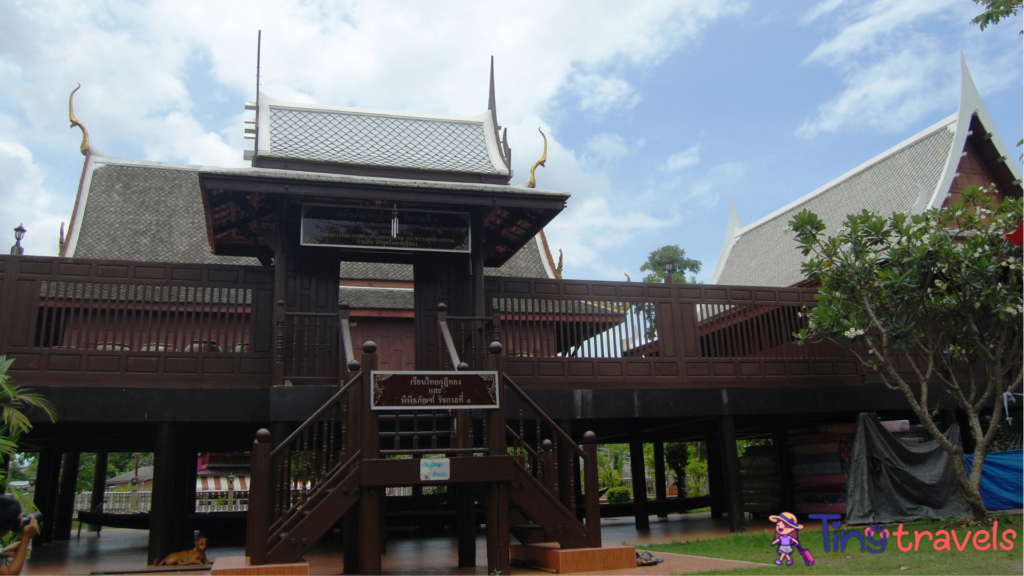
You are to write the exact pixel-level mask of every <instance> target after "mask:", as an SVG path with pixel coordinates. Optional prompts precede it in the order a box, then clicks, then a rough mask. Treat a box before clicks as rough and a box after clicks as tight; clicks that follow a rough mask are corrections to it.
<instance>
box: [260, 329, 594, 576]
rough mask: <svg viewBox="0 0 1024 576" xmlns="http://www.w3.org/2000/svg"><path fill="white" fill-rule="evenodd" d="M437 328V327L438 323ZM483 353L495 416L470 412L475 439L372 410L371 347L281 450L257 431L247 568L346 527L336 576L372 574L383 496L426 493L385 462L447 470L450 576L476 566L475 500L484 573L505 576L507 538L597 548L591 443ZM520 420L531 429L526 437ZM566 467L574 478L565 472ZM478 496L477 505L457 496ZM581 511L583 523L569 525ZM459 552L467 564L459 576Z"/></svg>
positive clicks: (415, 414)
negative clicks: (513, 417)
mask: <svg viewBox="0 0 1024 576" xmlns="http://www.w3.org/2000/svg"><path fill="white" fill-rule="evenodd" d="M439 316H440V317H441V318H440V319H441V321H442V322H443V319H444V315H443V314H439ZM441 326H442V336H444V338H443V339H442V341H444V342H445V343H446V345H447V347H448V352H449V358H450V360H451V361H452V364H453V365H454V366H456V367H459V368H461V369H462V370H465V369H467V368H468V366H466V365H465V364H464V363H463V362H462V361H461V360H459V356H458V353H457V351H455V350H454V346H453V345H452V339H451V336H450V334H447V326H446V325H445V324H442V325H441ZM343 329H344V327H343ZM346 348H347V346H346ZM346 352H348V351H346ZM486 352H487V363H488V364H487V365H488V367H489V368H490V369H491V371H496V372H498V374H499V378H500V381H499V382H498V387H497V391H498V393H499V394H500V398H502V400H501V401H500V406H502V408H500V409H478V410H475V411H474V412H476V413H477V414H478V418H477V420H476V422H477V423H478V424H482V428H481V429H480V430H481V431H482V432H483V433H482V434H479V433H478V434H477V435H476V437H474V432H473V429H474V418H473V415H472V413H471V412H470V411H469V410H458V409H452V410H441V409H436V408H428V409H426V410H422V411H421V410H418V409H417V410H410V411H404V412H402V411H398V412H395V411H391V412H389V411H387V410H384V411H381V410H371V409H370V402H369V399H370V394H371V388H372V386H373V384H372V383H371V378H370V377H369V375H370V372H371V371H372V370H375V369H376V367H377V357H376V345H375V344H374V343H373V342H366V343H365V344H364V345H363V366H362V367H360V363H359V362H356V361H355V360H351V359H350V360H349V362H348V365H347V366H348V369H349V373H350V374H351V373H354V376H353V377H352V378H351V379H350V380H349V381H348V382H347V383H345V384H344V385H343V386H341V387H340V388H339V390H338V392H337V393H336V394H334V396H332V397H331V399H330V400H328V401H327V403H325V404H324V405H323V406H322V407H321V408H320V409H319V410H317V411H316V413H314V414H313V415H312V416H310V418H309V419H307V420H306V422H304V423H303V424H302V425H301V426H299V427H298V429H296V430H295V431H294V432H293V433H292V434H291V435H289V436H288V438H286V439H284V440H283V441H281V442H280V443H279V444H278V445H277V446H276V447H272V446H271V437H270V432H268V431H267V430H265V429H264V430H260V431H259V432H258V433H257V435H256V442H254V444H253V453H252V454H253V456H252V480H251V486H250V501H249V515H248V529H247V535H246V538H247V540H246V553H247V556H249V558H250V565H252V566H261V565H266V564H288V563H294V562H297V561H299V560H301V558H302V556H303V554H305V553H306V552H307V551H308V550H309V549H310V548H311V547H312V546H313V545H314V544H315V543H316V542H317V541H318V540H319V539H320V538H321V537H322V536H323V535H324V534H325V533H326V532H327V531H328V530H330V529H331V528H332V527H333V526H335V525H336V524H337V523H338V522H339V520H342V519H343V518H344V521H345V572H346V573H356V572H357V571H358V573H364V574H378V573H380V570H381V563H380V552H381V540H380V538H381V534H382V533H383V527H382V526H381V524H380V522H381V521H382V519H383V513H382V510H383V508H382V506H383V503H384V488H385V487H387V486H407V485H413V486H415V485H417V484H418V485H423V484H424V482H423V481H422V480H420V476H419V464H416V463H414V461H413V460H410V459H388V458H387V457H388V456H393V455H410V456H430V455H435V454H441V455H445V456H446V457H448V458H449V459H450V466H451V468H450V469H451V478H450V482H447V484H449V485H450V487H451V488H456V490H455V494H456V495H467V496H468V500H467V502H460V504H459V506H460V512H459V516H460V520H459V530H460V535H461V536H460V566H464V565H466V566H472V565H473V564H472V563H473V562H475V560H474V556H473V554H474V550H475V543H474V542H475V538H473V537H471V535H472V534H474V533H475V531H476V528H477V526H476V522H475V520H474V517H475V512H474V509H475V507H474V504H473V500H474V499H477V500H481V503H483V504H484V507H485V509H486V510H487V518H488V520H487V534H488V538H487V540H488V545H487V546H488V550H487V564H488V571H495V570H497V571H499V572H502V573H507V572H508V570H509V566H510V564H509V562H510V556H509V554H510V542H509V535H510V534H513V535H515V536H516V538H517V539H518V540H519V541H520V542H523V543H539V542H548V543H557V544H558V546H559V547H560V548H562V549H566V550H569V549H573V550H578V549H582V548H600V547H601V522H600V509H599V506H598V500H597V498H598V489H597V446H596V443H595V440H596V438H595V437H594V434H593V433H592V432H587V433H586V434H584V436H583V441H584V442H583V446H582V447H581V446H579V445H577V444H576V443H575V442H574V441H573V440H572V438H571V437H570V436H569V435H568V434H567V433H566V432H565V431H563V430H562V429H561V428H560V427H558V426H557V425H555V423H554V422H553V421H552V420H551V419H550V418H549V417H548V416H547V415H545V414H544V413H543V412H542V411H541V410H540V408H539V407H538V406H537V405H536V404H535V403H534V402H533V401H532V400H531V399H530V398H529V396H527V395H526V394H525V393H524V392H523V390H522V389H520V388H519V387H518V386H517V385H516V384H515V383H514V382H513V381H512V380H511V379H510V378H508V377H507V376H505V375H504V374H501V371H500V370H499V368H500V366H501V356H500V355H501V352H502V346H501V344H500V343H498V342H496V341H494V342H491V344H489V346H488V347H487V350H486ZM348 354H350V352H348ZM349 358H351V356H349ZM360 368H362V369H361V370H360ZM510 401H512V402H514V404H515V405H516V406H518V409H519V422H518V424H519V425H518V432H517V431H516V430H513V428H512V427H510V426H508V425H507V422H506V411H507V410H508V406H509V404H508V403H509V402H510ZM524 411H528V412H529V414H530V415H531V416H532V419H533V421H532V423H531V426H530V429H529V431H527V430H526V427H525V423H524ZM445 412H447V415H444V414H442V413H445ZM480 413H482V417H483V422H482V423H481V422H480V420H479V416H480V415H481V414H480ZM559 450H561V451H562V462H563V463H562V469H561V473H560V472H559V469H558V464H557V463H558V462H559V458H558V454H559ZM574 461H581V462H582V467H581V468H580V469H577V470H570V468H573V465H572V463H573V462H574ZM579 472H583V473H584V478H585V479H586V485H585V486H583V487H582V488H583V491H582V493H583V495H584V497H583V498H582V501H580V496H578V495H577V494H578V493H579V492H580V490H579V488H580V486H578V483H579ZM573 478H575V480H573ZM428 483H429V482H428ZM485 485H486V487H487V489H486V490H483V491H478V492H477V493H476V494H475V495H472V494H473V492H472V491H463V490H462V489H461V487H469V486H479V487H481V488H482V487H484V486H485ZM469 495H472V496H469ZM581 506H582V507H583V511H584V514H583V516H584V518H585V523H584V522H581V521H580V520H579V519H578V512H577V509H578V508H580V507H581ZM463 509H465V512H466V513H465V514H463ZM463 516H466V518H467V519H466V520H465V522H464V519H463V518H462V517H463ZM512 524H514V525H512ZM462 536H465V538H463V537H462ZM462 540H465V541H466V546H465V548H466V550H463V545H462V542H461V541H462ZM464 552H465V554H466V556H467V558H466V561H467V562H469V564H463V553H464Z"/></svg>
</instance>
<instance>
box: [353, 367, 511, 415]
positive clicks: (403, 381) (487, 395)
mask: <svg viewBox="0 0 1024 576" xmlns="http://www.w3.org/2000/svg"><path fill="white" fill-rule="evenodd" d="M370 381H371V383H372V384H371V392H370V408H371V409H372V410H437V409H445V410H460V409H461V410H468V409H472V408H499V407H500V405H499V402H498V373H497V372H376V371H375V372H371V373H370Z"/></svg>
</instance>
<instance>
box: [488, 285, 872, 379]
mask: <svg viewBox="0 0 1024 576" xmlns="http://www.w3.org/2000/svg"><path fill="white" fill-rule="evenodd" d="M485 291H486V295H487V302H488V306H489V311H490V312H491V313H492V315H493V316H494V317H495V318H496V320H495V325H496V326H497V327H498V332H499V334H500V340H501V341H502V342H503V343H504V345H505V356H506V358H507V359H506V370H507V373H508V374H509V375H510V376H513V377H515V378H516V381H517V382H519V383H520V384H521V385H522V386H523V387H524V388H538V387H543V388H551V387H560V388H590V389H593V388H603V387H622V386H633V387H638V386H640V385H641V384H642V387H643V388H659V387H688V386H695V387H706V386H708V385H721V386H751V385H763V384H768V385H771V384H772V383H775V384H776V385H800V384H819V385H820V384H833V383H844V384H859V383H860V382H861V370H860V369H859V366H858V364H857V362H856V359H855V358H853V357H852V356H851V355H849V354H848V353H847V352H845V351H843V350H841V349H840V348H839V347H838V346H836V345H835V344H831V343H819V344H811V345H805V346H797V345H796V344H795V342H794V336H793V334H794V332H797V331H799V330H800V329H801V328H802V327H805V326H806V315H805V314H803V312H804V311H805V309H806V308H811V307H813V306H814V305H815V300H814V295H815V294H816V292H817V291H816V289H814V288H770V287H750V286H717V285H704V284H647V283H641V282H597V281H581V280H549V279H528V278H497V277H488V278H487V279H486V282H485Z"/></svg>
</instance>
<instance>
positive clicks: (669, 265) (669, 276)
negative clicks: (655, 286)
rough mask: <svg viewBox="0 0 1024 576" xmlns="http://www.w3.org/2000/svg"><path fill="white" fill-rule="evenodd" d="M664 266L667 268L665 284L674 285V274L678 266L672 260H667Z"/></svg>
mask: <svg viewBox="0 0 1024 576" xmlns="http://www.w3.org/2000/svg"><path fill="white" fill-rule="evenodd" d="M663 265H664V267H665V284H672V282H674V280H673V279H672V274H673V273H674V272H675V271H676V265H675V263H674V262H672V261H671V260H665V263H664V264H663Z"/></svg>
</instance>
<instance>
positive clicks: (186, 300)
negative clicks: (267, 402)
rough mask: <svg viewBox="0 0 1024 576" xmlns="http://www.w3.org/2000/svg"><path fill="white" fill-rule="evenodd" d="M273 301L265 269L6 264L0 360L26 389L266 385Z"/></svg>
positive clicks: (1, 272)
mask: <svg viewBox="0 0 1024 576" xmlns="http://www.w3.org/2000/svg"><path fill="white" fill-rule="evenodd" d="M272 293H273V270H272V269H270V268H264V267H251V266H222V265H209V264H202V265H200V264H178V263H152V262H125V261H110V260H81V259H68V258H48V257H35V256H0V326H2V331H0V354H6V355H7V356H8V357H11V358H14V359H15V362H14V365H13V366H12V367H11V370H12V372H13V373H16V374H17V378H18V380H19V382H20V383H22V384H25V385H29V386H40V385H75V386H83V385H86V386H87V385H103V384H104V383H110V382H115V383H116V385H117V386H160V385H182V384H183V383H185V382H190V383H189V384H186V385H193V386H249V387H256V386H266V385H269V383H270V373H271V314H272V310H271V302H272ZM114 378H116V380H115V379H114ZM108 385H109V384H108Z"/></svg>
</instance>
